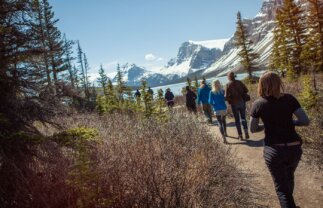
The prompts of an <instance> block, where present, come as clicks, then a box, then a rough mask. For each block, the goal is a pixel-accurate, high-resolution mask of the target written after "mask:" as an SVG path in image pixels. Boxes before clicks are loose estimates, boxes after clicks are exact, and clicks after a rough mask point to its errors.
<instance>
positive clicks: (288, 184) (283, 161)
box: [264, 145, 302, 208]
mask: <svg viewBox="0 0 323 208" xmlns="http://www.w3.org/2000/svg"><path fill="white" fill-rule="evenodd" d="M301 156H302V148H301V145H297V146H289V147H277V146H265V148H264V158H265V162H266V165H267V167H268V169H269V171H270V173H271V176H272V178H273V181H274V184H275V189H276V193H277V196H278V199H279V202H280V206H281V207H282V208H295V207H296V205H295V201H294V198H293V191H294V172H295V170H296V168H297V165H298V162H299V161H300V159H301Z"/></svg>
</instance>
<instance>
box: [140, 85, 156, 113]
mask: <svg viewBox="0 0 323 208" xmlns="http://www.w3.org/2000/svg"><path fill="white" fill-rule="evenodd" d="M147 89H148V87H147V81H146V80H141V98H142V101H143V103H144V113H145V116H146V117H151V116H152V115H153V112H154V106H153V98H152V96H151V95H150V93H149V92H147Z"/></svg>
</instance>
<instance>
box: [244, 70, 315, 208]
mask: <svg viewBox="0 0 323 208" xmlns="http://www.w3.org/2000/svg"><path fill="white" fill-rule="evenodd" d="M281 90H282V81H281V79H280V78H279V76H278V75H277V74H275V73H273V72H267V73H265V74H264V75H262V76H261V78H260V80H259V85H258V94H259V96H260V98H259V99H257V100H256V101H255V102H254V103H253V104H252V108H251V119H250V131H251V132H252V133H254V132H258V131H261V130H263V129H265V139H264V143H265V146H264V159H265V163H266V165H267V167H268V169H269V171H270V173H271V176H272V178H273V181H274V184H275V189H276V193H277V196H278V199H279V202H280V205H281V207H283V208H295V207H296V205H295V201H294V198H293V191H294V172H295V170H296V168H297V166H298V162H299V161H300V159H301V156H302V148H301V144H302V140H301V137H300V136H299V135H298V134H297V133H296V131H295V126H308V125H309V122H310V121H309V119H308V117H307V115H306V113H305V112H304V110H303V109H302V107H301V105H300V104H299V102H298V101H297V99H296V98H295V97H294V96H292V95H290V94H284V93H282V92H281ZM293 115H295V116H296V118H297V120H293ZM259 119H261V120H262V122H263V123H264V125H259Z"/></svg>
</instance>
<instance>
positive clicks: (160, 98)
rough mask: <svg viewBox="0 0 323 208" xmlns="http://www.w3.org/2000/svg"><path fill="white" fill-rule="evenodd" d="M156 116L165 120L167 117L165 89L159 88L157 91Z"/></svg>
mask: <svg viewBox="0 0 323 208" xmlns="http://www.w3.org/2000/svg"><path fill="white" fill-rule="evenodd" d="M155 111H156V117H157V118H158V119H159V120H160V121H165V120H166V119H167V108H166V103H165V98H164V91H163V90H162V89H159V90H158V91H157V99H156V109H155Z"/></svg>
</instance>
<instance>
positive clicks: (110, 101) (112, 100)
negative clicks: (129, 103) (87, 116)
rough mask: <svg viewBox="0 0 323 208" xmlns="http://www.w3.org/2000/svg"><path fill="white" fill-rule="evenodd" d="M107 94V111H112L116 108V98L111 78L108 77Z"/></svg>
mask: <svg viewBox="0 0 323 208" xmlns="http://www.w3.org/2000/svg"><path fill="white" fill-rule="evenodd" d="M106 93H107V95H106V97H105V99H106V102H107V112H112V111H114V110H116V109H118V105H119V103H118V99H117V96H116V94H115V89H114V87H113V84H112V81H111V79H109V78H108V84H107V91H106Z"/></svg>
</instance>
